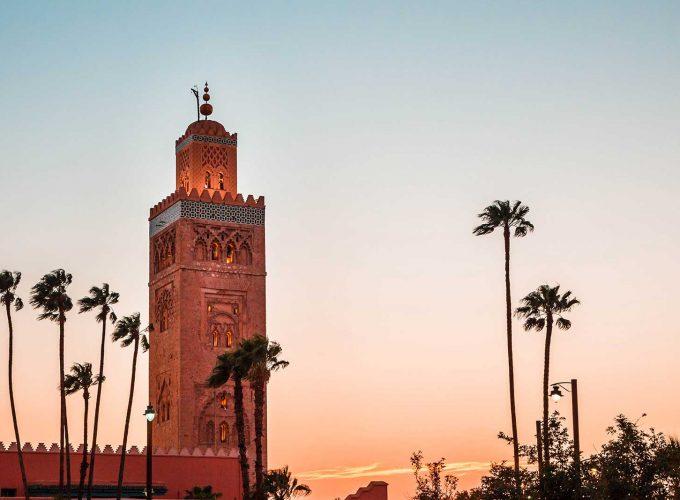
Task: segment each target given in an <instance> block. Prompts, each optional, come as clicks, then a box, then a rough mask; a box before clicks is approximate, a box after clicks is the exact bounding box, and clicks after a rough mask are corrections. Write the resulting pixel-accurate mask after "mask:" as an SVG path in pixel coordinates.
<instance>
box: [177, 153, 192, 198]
mask: <svg viewBox="0 0 680 500" xmlns="http://www.w3.org/2000/svg"><path fill="white" fill-rule="evenodd" d="M177 172H178V175H179V179H178V181H179V185H180V186H184V189H186V190H187V191H188V190H189V152H188V151H181V152H180V153H179V154H178V155H177Z"/></svg>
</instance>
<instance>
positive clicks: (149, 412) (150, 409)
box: [144, 405, 156, 422]
mask: <svg viewBox="0 0 680 500" xmlns="http://www.w3.org/2000/svg"><path fill="white" fill-rule="evenodd" d="M144 416H145V417H146V420H147V421H148V422H153V419H154V418H156V411H155V410H154V409H153V406H151V405H148V406H147V407H146V411H145V412H144Z"/></svg>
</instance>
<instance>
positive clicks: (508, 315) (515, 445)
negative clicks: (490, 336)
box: [503, 224, 522, 498]
mask: <svg viewBox="0 0 680 500" xmlns="http://www.w3.org/2000/svg"><path fill="white" fill-rule="evenodd" d="M503 240H504V243H505V323H506V332H507V343H508V378H509V380H510V419H511V421H512V452H513V458H514V462H515V492H516V494H517V498H520V497H521V495H522V485H521V482H520V475H519V439H518V438H517V411H516V409H515V368H514V364H513V359H512V300H511V298H510V228H509V227H508V225H507V224H506V225H505V227H504V228H503Z"/></svg>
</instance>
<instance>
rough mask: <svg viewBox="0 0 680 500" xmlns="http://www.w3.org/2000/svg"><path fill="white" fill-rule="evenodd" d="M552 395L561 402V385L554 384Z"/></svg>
mask: <svg viewBox="0 0 680 500" xmlns="http://www.w3.org/2000/svg"><path fill="white" fill-rule="evenodd" d="M550 397H551V398H552V400H553V401H554V402H555V403H557V402H559V400H560V399H562V391H561V390H560V387H559V386H557V385H553V386H552V391H551V392H550Z"/></svg>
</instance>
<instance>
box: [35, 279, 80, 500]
mask: <svg viewBox="0 0 680 500" xmlns="http://www.w3.org/2000/svg"><path fill="white" fill-rule="evenodd" d="M71 281H73V277H72V276H71V275H70V274H69V273H67V272H66V271H64V270H63V269H55V270H54V271H52V272H51V273H47V274H46V275H44V276H43V277H42V278H40V281H38V283H36V284H35V285H33V288H32V289H31V305H32V306H33V307H34V308H35V309H38V308H40V309H42V312H41V313H40V314H39V315H38V320H40V321H42V320H43V319H47V320H49V321H54V322H56V323H59V393H60V395H61V419H60V420H61V421H60V427H59V429H60V430H59V443H60V445H61V447H60V450H59V493H60V494H61V495H62V496H63V495H64V459H65V461H66V497H67V498H71V453H70V448H71V444H70V442H69V438H68V417H67V414H66V392H65V390H64V323H66V313H67V312H68V311H70V310H71V308H72V307H73V302H72V301H71V297H69V296H68V294H67V293H66V289H67V288H68V286H69V285H70V284H71Z"/></svg>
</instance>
